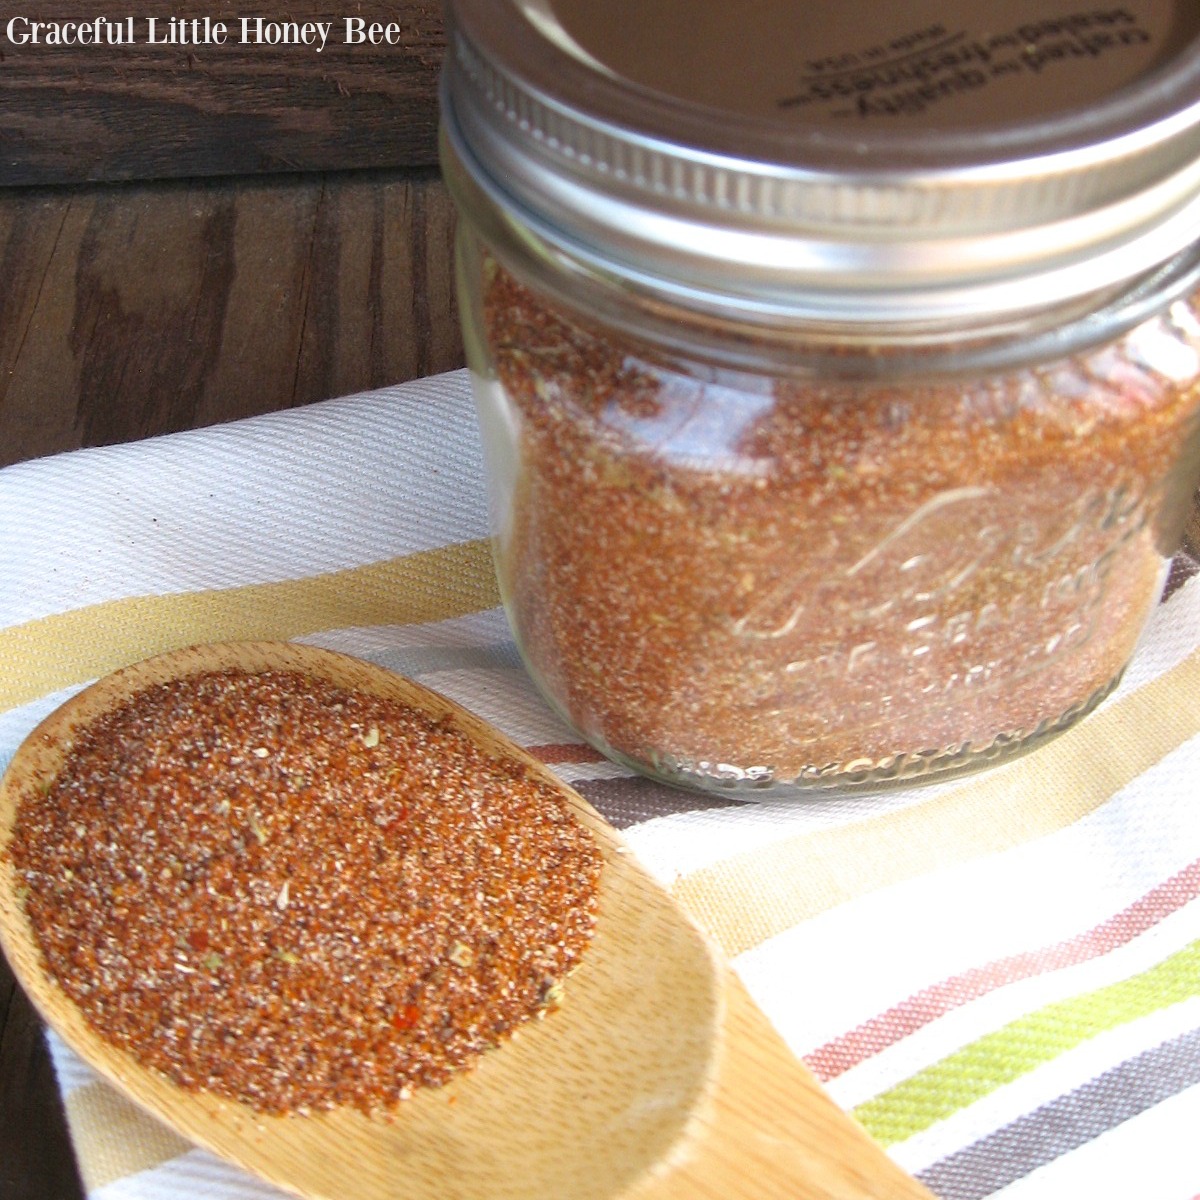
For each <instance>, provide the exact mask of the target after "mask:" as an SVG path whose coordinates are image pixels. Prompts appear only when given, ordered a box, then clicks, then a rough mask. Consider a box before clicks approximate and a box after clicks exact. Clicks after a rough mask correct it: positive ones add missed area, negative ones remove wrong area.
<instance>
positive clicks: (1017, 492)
mask: <svg viewBox="0 0 1200 1200" xmlns="http://www.w3.org/2000/svg"><path fill="white" fill-rule="evenodd" d="M488 276H489V283H488V285H487V288H486V290H485V293H484V303H483V313H484V317H483V323H484V329H485V336H486V338H487V341H488V344H489V345H490V346H491V347H492V350H493V353H494V362H495V368H496V372H497V376H498V380H499V383H500V385H501V387H502V389H503V395H504V398H505V402H506V403H507V404H509V405H510V406H511V416H510V419H509V424H510V426H511V427H512V428H514V429H517V430H519V434H518V449H517V452H516V454H515V456H514V457H515V458H516V459H517V460H518V461H519V462H520V464H521V467H520V475H519V478H518V479H517V480H516V482H515V485H514V486H513V488H512V492H511V510H510V513H509V517H508V522H507V527H506V533H505V534H504V536H503V537H502V538H501V539H500V540H499V542H498V549H499V561H500V569H501V573H502V584H503V590H504V592H505V595H506V597H507V598H508V601H509V604H510V608H511V612H512V616H513V623H514V626H515V628H516V629H517V630H518V632H519V636H520V638H521V646H522V649H523V652H524V654H525V655H526V657H527V659H528V661H529V663H530V666H531V669H532V671H533V672H534V674H535V675H536V676H537V678H538V679H539V681H540V682H541V683H542V685H543V687H544V688H545V689H546V690H547V691H548V692H549V693H550V694H551V695H552V696H553V697H555V698H556V699H557V700H558V702H559V703H560V705H561V706H562V708H563V709H564V710H565V712H566V714H567V715H568V717H569V718H570V719H571V720H572V721H573V722H574V723H575V724H576V725H577V726H578V727H579V728H581V729H583V730H584V731H585V732H586V733H587V734H588V736H590V737H591V738H592V739H593V740H595V741H596V742H597V743H599V744H602V745H604V746H605V747H606V748H607V749H608V750H609V751H610V752H612V753H615V754H617V755H618V756H621V757H626V758H629V759H632V760H634V761H636V762H638V763H639V764H641V765H643V766H644V767H648V768H649V769H652V770H656V771H659V772H661V773H664V774H667V775H670V776H672V777H675V778H683V779H688V780H694V781H700V782H703V781H705V780H712V781H717V782H719V781H720V780H722V779H727V780H729V781H731V782H736V781H749V782H754V781H755V780H760V781H762V782H770V781H771V780H788V781H791V780H798V781H799V782H802V783H803V782H818V783H819V782H821V781H822V780H823V779H824V780H826V781H828V780H830V779H833V780H835V781H838V780H845V779H846V778H847V777H848V776H853V775H854V774H855V773H856V772H862V773H864V774H866V775H869V777H870V778H871V779H872V780H874V781H880V780H881V779H884V778H887V777H890V776H892V775H894V776H897V777H911V776H913V775H916V774H920V773H924V772H926V771H928V770H931V769H932V770H939V769H945V768H946V767H947V766H951V765H961V763H962V762H963V761H964V760H969V759H970V758H971V757H972V756H980V755H982V756H987V755H995V754H998V753H1001V752H1003V751H1004V750H1006V749H1008V748H1010V747H1015V746H1021V745H1027V744H1028V743H1029V741H1030V740H1031V739H1034V738H1036V737H1037V736H1039V735H1041V734H1044V733H1045V732H1048V731H1052V730H1054V729H1055V728H1057V727H1060V726H1061V725H1063V724H1065V723H1069V722H1070V721H1071V720H1072V719H1074V718H1075V717H1077V716H1078V715H1079V714H1080V713H1081V712H1082V711H1084V710H1086V709H1088V708H1090V707H1092V706H1093V705H1094V704H1095V703H1096V702H1097V701H1098V700H1100V699H1101V698H1102V697H1103V696H1104V694H1105V693H1106V692H1107V690H1108V689H1109V688H1110V687H1111V686H1112V684H1113V682H1114V681H1115V679H1116V678H1117V677H1118V676H1119V674H1120V672H1121V670H1122V667H1123V666H1124V664H1125V662H1126V661H1127V660H1128V658H1129V656H1130V654H1131V653H1132V651H1133V648H1134V645H1135V643H1136V641H1137V638H1138V635H1139V633H1140V631H1141V629H1142V626H1143V624H1144V621H1145V618H1146V615H1147V612H1148V610H1149V608H1150V607H1151V606H1152V605H1153V603H1154V600H1155V599H1156V597H1157V595H1158V591H1159V588H1160V586H1161V582H1162V569H1163V563H1164V556H1165V555H1168V554H1169V551H1170V546H1171V542H1172V537H1173V535H1174V533H1175V531H1174V530H1173V529H1171V528H1168V527H1165V526H1164V524H1163V522H1162V521H1161V518H1160V514H1161V508H1162V505H1161V496H1160V494H1159V492H1160V487H1161V483H1162V481H1163V480H1165V479H1168V478H1170V477H1171V474H1172V468H1173V464H1174V463H1175V462H1176V461H1177V459H1178V458H1179V456H1180V454H1181V453H1182V452H1184V451H1185V448H1186V446H1187V443H1188V442H1189V440H1190V441H1192V442H1193V443H1194V441H1195V438H1196V436H1197V420H1198V416H1200V387H1197V386H1196V383H1195V381H1194V379H1193V378H1191V377H1190V375H1189V377H1188V378H1186V379H1185V380H1184V382H1183V384H1182V385H1181V384H1180V382H1179V381H1177V380H1175V379H1173V378H1172V377H1171V376H1170V375H1169V374H1166V373H1164V372H1163V370H1162V366H1163V364H1164V363H1167V364H1169V363H1170V361H1171V358H1172V354H1175V355H1176V356H1178V355H1183V356H1184V357H1185V358H1193V359H1194V358H1195V356H1197V355H1200V317H1198V309H1197V306H1196V304H1195V303H1193V302H1188V303H1184V302H1181V303H1179V304H1178V305H1176V306H1175V307H1174V308H1173V309H1172V310H1171V311H1170V312H1169V313H1167V314H1165V315H1164V316H1162V317H1159V318H1155V319H1154V320H1152V321H1151V322H1150V323H1149V324H1148V325H1146V326H1143V327H1140V328H1139V329H1138V330H1136V331H1135V332H1134V333H1133V334H1131V335H1129V336H1127V337H1126V338H1124V339H1122V340H1121V341H1119V342H1118V343H1117V344H1116V345H1115V346H1106V347H1104V348H1103V349H1102V350H1099V351H1096V352H1093V353H1083V354H1079V355H1074V356H1068V357H1066V358H1063V359H1061V360H1059V361H1057V362H1053V363H1050V364H1043V365H1040V366H1038V367H1030V368H1024V369H1019V370H1010V371H1006V372H1001V373H997V374H996V375H994V376H992V377H989V378H988V379H986V380H974V381H969V380H968V381H964V380H961V379H952V380H948V381H938V380H929V379H918V380H916V381H914V382H897V381H895V380H881V381H870V382H862V381H857V382H846V381H827V382H823V383H821V384H813V383H808V382H783V381H778V380H773V381H763V382H762V383H761V386H760V387H759V388H758V389H756V390H751V389H750V387H749V386H747V382H746V380H745V377H744V376H743V377H742V385H741V387H740V388H739V387H736V386H731V385H730V384H728V383H722V382H714V380H713V379H712V377H709V378H705V377H703V376H698V375H697V374H696V373H690V372H687V371H685V370H681V369H679V368H678V367H675V366H673V365H672V364H671V363H670V361H669V360H668V359H666V358H665V357H664V356H663V355H661V354H656V353H655V352H654V350H653V348H652V347H646V346H644V345H641V346H639V345H638V344H637V342H636V341H635V340H633V339H630V338H623V337H616V336H614V335H613V334H612V332H611V331H606V330H602V329H596V328H594V327H591V328H589V327H588V325H587V324H586V323H585V322H583V321H580V320H570V319H568V317H567V316H566V315H564V313H563V311H562V309H561V308H557V309H552V308H551V307H550V306H549V305H548V304H547V303H546V302H545V301H544V300H542V299H540V298H539V297H538V295H537V294H536V293H535V292H533V291H531V290H530V289H529V288H527V287H523V286H522V285H520V284H518V283H517V282H516V281H515V280H514V279H513V277H512V276H511V274H509V273H508V272H507V271H504V270H503V269H499V268H497V267H496V266H494V265H493V266H492V267H490V268H489V269H488Z"/></svg>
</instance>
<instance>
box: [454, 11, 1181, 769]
mask: <svg viewBox="0 0 1200 1200" xmlns="http://www.w3.org/2000/svg"><path fill="white" fill-rule="evenodd" d="M442 100H443V122H442V156H443V168H444V174H445V178H446V180H447V183H448V186H449V188H450V190H451V192H452V194H453V196H454V198H455V201H456V203H457V206H458V209H459V214H460V221H459V244H458V255H459V263H458V271H459V288H460V307H461V310H462V314H463V322H464V333H465V341H466V349H467V355H468V362H469V366H470V369H471V377H472V380H473V386H474V389H475V395H476V398H477V403H478V411H479V419H480V427H481V430H482V436H483V442H484V449H485V456H486V463H487V470H488V475H489V490H490V502H491V512H492V522H493V534H494V548H495V560H496V566H497V572H498V576H499V581H500V587H501V592H502V596H503V600H504V604H505V607H506V610H507V613H508V616H509V619H510V622H511V625H512V628H513V631H514V634H515V637H516V640H517V642H518V645H519V646H520V650H521V653H522V655H523V657H524V660H525V662H526V664H527V666H528V668H529V671H530V673H531V674H532V676H533V678H534V679H535V680H536V682H537V684H538V685H539V687H540V688H541V689H542V690H543V691H544V693H545V695H546V696H547V697H548V699H549V700H550V702H551V703H552V704H553V705H554V706H555V707H556V708H557V709H558V710H559V711H560V712H561V713H562V714H563V716H564V717H565V718H566V719H567V720H568V721H569V722H570V723H571V724H572V725H573V726H574V727H575V728H576V729H577V730H578V731H579V733H580V734H581V735H582V737H583V738H585V739H586V740H587V741H588V742H590V743H591V744H592V745H594V746H595V747H597V748H598V749H599V750H600V751H602V752H603V753H604V754H606V755H608V756H610V757H612V758H613V759H616V760H618V761H620V762H623V763H626V764H629V765H631V766H633V767H634V768H636V769H638V770H640V771H643V772H647V773H649V774H652V775H654V776H657V777H659V778H662V779H665V780H667V781H669V782H672V783H677V784H683V785H687V786H692V787H699V788H706V789H717V788H719V789H735V790H740V789H762V788H779V789H793V788H831V787H834V788H836V787H862V786H879V785H883V784H887V783H892V782H895V781H907V780H914V779H918V778H919V779H925V778H940V777H943V776H945V775H947V774H949V773H952V772H960V771H965V770H969V769H973V768H977V767H980V766H983V765H985V764H990V763H993V762H996V761H999V760H1001V759H1003V758H1005V757H1007V756H1010V755H1012V754H1015V753H1017V752H1019V751H1023V750H1027V749H1029V748H1031V747H1034V746H1036V745H1037V744H1038V743H1040V742H1041V741H1043V740H1044V739H1045V738H1047V737H1049V736H1052V735H1054V734H1056V733H1058V732H1060V731H1062V730H1064V729H1066V728H1067V727H1069V726H1070V725H1071V724H1072V723H1073V722H1075V721H1078V720H1080V719H1081V718H1082V717H1084V716H1085V714H1087V713H1088V712H1089V711H1090V710H1091V709H1093V708H1094V707H1095V706H1096V705H1097V704H1099V703H1100V702H1101V701H1102V700H1103V699H1104V697H1105V696H1106V695H1107V694H1108V693H1109V692H1110V691H1111V690H1112V688H1113V687H1114V685H1115V683H1116V682H1117V681H1118V679H1119V677H1120V675H1121V672H1122V670H1123V668H1124V667H1125V665H1126V663H1127V662H1128V660H1129V658H1130V656H1131V654H1132V653H1133V651H1134V649H1135V646H1136V645H1137V642H1138V639H1139V635H1140V634H1141V632H1142V630H1143V627H1144V625H1145V623H1146V621H1147V618H1148V615H1149V614H1150V612H1151V611H1152V609H1153V607H1154V605H1155V603H1156V602H1157V600H1158V599H1159V597H1160V594H1161V589H1162V586H1163V581H1164V578H1165V568H1166V565H1167V563H1168V562H1169V560H1170V557H1171V555H1172V553H1173V551H1174V550H1175V548H1176V546H1177V544H1178V541H1179V537H1180V533H1181V529H1182V527H1183V523H1184V520H1185V518H1186V515H1187V511H1188V506H1189V503H1190V496H1191V493H1192V491H1193V490H1194V489H1195V487H1196V483H1197V480H1198V478H1200V300H1198V299H1197V295H1198V294H1200V245H1198V242H1200V9H1197V8H1196V7H1195V6H1194V4H1192V3H1190V2H1184V3H1178V4H1172V3H1162V2H1158V3H1155V2H1152V0H1143V2H1138V0H1133V2H1131V3H1128V4H1126V5H1124V6H1122V7H1120V8H1097V9H1089V10H1086V11H1083V10H1079V9H1077V8H1074V7H1069V6H1063V7H1062V9H1061V11H1059V9H1058V8H1055V7H1053V6H1050V7H1048V6H1047V5H1046V4H1045V3H1044V0H1041V2H1039V3H1033V2H1031V0H1010V2H1009V3H1007V4H1006V5H1004V6H1003V13H1002V14H1000V13H998V12H997V6H996V5H994V4H982V3H973V4H970V3H969V4H963V3H957V4H954V5H950V4H947V3H945V2H944V0H942V2H933V3H918V4H911V3H909V4H904V5H887V6H880V5H873V4H865V3H853V2H851V3H845V4H841V5H838V6H825V5H822V4H818V3H815V2H813V0H789V2H787V3H784V2H783V0H763V3H760V4H757V5H755V6H753V10H752V11H747V10H746V8H745V6H737V5H716V4H709V3H704V4H699V5H696V4H690V5H680V4H678V3H676V2H674V0H616V2H615V3H608V4H605V5H595V4H592V3H588V2H586V0H536V2H529V0H526V2H524V3H519V4H518V3H514V2H513V0H451V3H450V5H449V48H448V56H447V61H446V66H445V69H444V74H443V96H442Z"/></svg>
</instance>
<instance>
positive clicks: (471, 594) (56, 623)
mask: <svg viewBox="0 0 1200 1200" xmlns="http://www.w3.org/2000/svg"><path fill="white" fill-rule="evenodd" d="M499 603H500V597H499V593H498V591H497V588H496V577H495V571H494V569H493V566H492V559H491V551H490V548H489V545H488V542H487V540H486V539H482V538H480V539H477V540H475V541H470V542H462V543H459V544H458V545H454V546H441V547H438V548H437V549H435V550H422V551H419V552H417V553H415V554H409V555H406V556H405V557H403V558H394V559H389V560H387V561H385V562H378V563H369V564H367V565H366V566H361V567H352V568H350V569H348V570H344V571H330V572H328V573H326V574H324V575H314V576H310V577H308V578H305V579H287V580H283V581H281V582H277V583H259V584H248V585H246V586H243V587H234V588H219V589H213V590H211V591H203V592H182V593H175V594H169V595H165V596H131V597H128V598H125V599H121V600H109V601H106V602H104V603H101V604H94V605H90V606H89V607H87V608H79V609H73V610H71V611H70V612H65V613H57V614H55V615H53V616H49V617H42V618H40V619H38V620H35V621H29V622H27V623H26V624H24V625H14V626H12V627H10V628H8V629H3V630H0V710H4V709H8V708H15V707H17V705H20V704H27V703H28V702H29V701H31V700H36V699H37V698H38V697H40V696H44V695H46V694H47V693H49V692H53V691H57V690H58V689H59V688H64V687H68V686H70V685H72V684H76V683H82V682H84V681H86V680H89V679H95V678H96V677H98V676H100V675H106V674H107V673H108V672H109V671H113V670H116V669H117V668H118V667H123V666H127V665H128V664H129V663H132V662H137V661H139V660H140V659H143V658H149V657H150V656H151V655H153V654H158V653H161V652H162V651H164V650H173V649H175V648H177V647H179V646H186V645H190V644H192V643H194V642H218V641H231V640H241V639H286V638H294V637H300V636H302V635H304V634H309V633H317V632H320V631H321V630H324V629H344V628H349V627H352V626H359V625H412V624H420V623H423V622H427V621H441V620H445V619H447V618H449V617H457V616H463V615H465V614H467V613H472V612H482V611H484V610H486V609H489V608H494V607H495V606H496V605H497V604H499Z"/></svg>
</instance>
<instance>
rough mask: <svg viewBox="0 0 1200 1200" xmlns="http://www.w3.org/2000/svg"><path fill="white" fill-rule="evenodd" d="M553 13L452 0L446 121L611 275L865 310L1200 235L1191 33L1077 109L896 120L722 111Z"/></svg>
mask: <svg viewBox="0 0 1200 1200" xmlns="http://www.w3.org/2000/svg"><path fill="white" fill-rule="evenodd" d="M545 7H546V0H524V2H522V0H451V3H450V11H449V18H450V19H449V32H450V46H449V53H448V55H447V58H446V63H445V66H444V70H443V92H442V96H443V125H444V129H445V131H446V135H447V139H448V141H450V142H451V143H453V144H454V145H455V146H456V147H457V148H458V151H459V157H460V158H461V160H462V162H463V163H465V164H466V169H467V170H469V171H471V172H472V173H474V174H475V175H477V176H478V177H480V178H482V179H483V180H484V181H485V183H486V187H487V190H488V191H489V192H490V193H491V194H492V195H493V196H494V197H495V199H496V201H497V202H498V203H501V204H506V205H510V206H511V208H512V210H513V211H514V212H515V213H518V214H521V216H522V218H523V219H528V220H529V222H530V223H531V224H532V225H533V226H535V227H536V228H537V230H538V232H539V234H540V235H542V236H544V237H546V238H548V239H550V240H551V241H553V242H555V243H556V244H557V246H558V248H559V249H560V250H562V251H564V252H567V253H572V252H578V255H579V257H581V258H582V259H588V260H594V261H595V262H597V263H601V264H603V265H604V268H605V269H607V270H611V271H616V272H618V273H619V272H621V271H622V270H625V269H629V270H636V271H637V272H638V273H639V274H643V275H645V274H647V273H648V274H649V275H650V276H655V275H661V277H662V278H663V280H664V281H665V282H667V283H669V284H670V285H671V286H673V287H675V288H676V289H679V288H683V289H687V288H695V289H699V290H701V291H703V290H716V291H720V290H722V289H725V290H728V291H731V292H733V293H736V294H740V295H745V296H746V297H748V298H751V299H757V300H761V299H763V298H764V297H768V296H781V295H784V294H786V293H787V292H788V291H795V290H797V289H803V290H806V291H808V292H816V293H822V292H828V293H829V294H830V295H831V296H833V297H840V298H841V299H842V300H844V301H846V302H847V303H846V307H847V308H848V309H850V308H853V307H854V306H855V304H856V303H858V304H859V305H860V306H861V308H862V311H863V313H864V317H868V314H869V313H870V312H872V311H876V312H877V307H878V306H877V303H876V302H877V301H878V302H884V303H886V304H887V305H894V304H895V303H896V298H897V297H898V296H901V295H903V296H904V297H905V298H906V300H907V302H912V303H915V304H917V305H918V306H920V305H921V303H922V298H923V297H924V298H927V299H928V300H929V301H930V302H931V303H944V302H945V297H946V296H948V295H949V294H950V293H953V294H954V295H955V297H956V300H955V303H962V302H970V303H971V304H972V305H973V306H975V307H983V308H986V307H988V306H995V305H997V304H1000V305H1002V304H1004V303H1006V301H1005V300H1003V299H1001V294H1002V293H1003V294H1008V293H1011V292H1012V291H1013V290H1014V286H1015V285H1018V284H1019V282H1020V281H1021V280H1026V281H1030V280H1048V279H1050V278H1053V280H1054V285H1053V286H1054V287H1055V288H1056V289H1059V290H1061V291H1062V292H1063V293H1064V296H1066V295H1068V294H1069V295H1083V294H1086V293H1088V292H1091V291H1096V290H1100V289H1103V288H1107V287H1111V286H1113V285H1114V284H1115V283H1119V282H1120V281H1121V278H1122V277H1124V276H1128V277H1133V275H1136V274H1140V273H1141V272H1143V271H1144V270H1145V269H1147V268H1148V267H1150V266H1153V265H1155V264H1156V263H1160V262H1165V261H1166V260H1167V259H1169V258H1171V257H1172V256H1174V255H1175V254H1177V253H1179V252H1180V251H1181V250H1183V249H1184V248H1186V247H1187V246H1188V245H1191V244H1192V243H1193V242H1195V241H1196V240H1198V239H1200V35H1198V36H1194V37H1192V38H1191V40H1190V41H1188V42H1187V43H1186V44H1185V45H1184V46H1182V47H1181V48H1179V49H1178V50H1177V51H1176V52H1175V53H1173V54H1172V55H1171V57H1169V58H1168V59H1167V60H1166V61H1164V62H1159V63H1157V64H1155V65H1154V66H1153V68H1152V69H1149V70H1147V71H1145V72H1144V73H1143V74H1142V75H1141V76H1140V77H1138V78H1137V79H1136V80H1134V81H1132V82H1128V83H1125V84H1123V85H1122V86H1120V87H1118V88H1116V89H1115V90H1114V91H1112V92H1111V93H1108V94H1104V95H1101V96H1100V97H1099V98H1098V99H1097V100H1096V101H1095V102H1094V103H1090V104H1088V105H1086V106H1078V105H1077V106H1074V107H1072V106H1068V107H1066V108H1062V109H1059V110H1057V111H1052V112H1050V113H1047V114H1045V115H1034V116H1030V117H1026V118H1025V119H1023V120H1015V119H1004V120H997V121H992V122H985V123H983V124H979V123H978V122H977V123H975V124H973V125H970V126H967V127H964V128H961V129H956V128H953V127H936V126H934V127H931V126H929V125H916V126H913V127H911V129H909V130H908V131H907V132H906V131H905V130H904V129H897V128H896V127H895V126H882V125H872V124H870V123H867V124H866V125H858V124H856V125H854V126H852V127H849V126H842V127H840V128H839V127H838V126H837V125H836V123H834V124H831V123H830V122H824V123H821V122H814V123H803V122H801V123H797V122H796V121H795V120H791V119H788V120H785V119H782V118H781V117H779V116H771V115H763V114H751V113H744V112H725V111H722V112H719V113H718V112H716V111H715V110H713V109H712V108H709V107H706V106H705V105H703V104H699V103H695V102H691V101H689V100H686V99H681V98H679V97H676V96H672V95H669V94H664V93H663V92H661V91H657V90H655V89H652V88H649V87H647V86H646V85H645V84H643V83H640V82H638V81H636V80H629V79H625V78H621V77H618V76H616V75H614V74H613V73H612V72H611V71H610V70H608V69H607V68H606V67H605V66H604V64H602V63H597V62H592V61H589V58H588V55H587V54H586V52H585V53H584V54H583V55H580V54H579V53H578V52H576V51H574V50H572V49H569V48H564V46H563V45H562V44H560V43H559V40H558V39H556V38H554V37H550V36H547V35H546V33H545V31H544V29H543V28H541V27H539V25H538V24H537V23H536V22H534V21H532V20H531V19H530V17H529V13H530V12H531V11H544V9H545ZM842 128H844V129H846V130H847V132H845V133H843V132H841V129H842ZM935 297H941V299H940V300H935V299H934V298H935Z"/></svg>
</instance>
